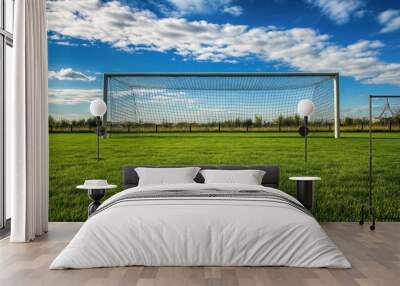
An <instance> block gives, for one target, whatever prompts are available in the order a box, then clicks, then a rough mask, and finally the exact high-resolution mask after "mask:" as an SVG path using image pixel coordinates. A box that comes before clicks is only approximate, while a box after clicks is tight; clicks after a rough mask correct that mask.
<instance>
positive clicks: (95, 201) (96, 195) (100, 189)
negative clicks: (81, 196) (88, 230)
mask: <svg viewBox="0 0 400 286" xmlns="http://www.w3.org/2000/svg"><path fill="white" fill-rule="evenodd" d="M116 187H117V186H116V185H106V186H87V185H80V186H77V187H76V188H77V189H81V190H87V193H88V196H89V198H90V199H91V200H92V202H91V203H90V204H89V206H88V217H89V216H90V215H91V214H92V213H94V212H95V211H96V210H97V208H98V207H99V206H100V205H101V202H100V200H101V199H102V198H103V197H104V195H105V194H106V190H107V189H114V188H116Z"/></svg>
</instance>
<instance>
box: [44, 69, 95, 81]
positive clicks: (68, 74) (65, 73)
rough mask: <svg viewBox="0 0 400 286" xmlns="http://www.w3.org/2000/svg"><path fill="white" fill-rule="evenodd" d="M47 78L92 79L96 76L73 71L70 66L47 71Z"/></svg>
mask: <svg viewBox="0 0 400 286" xmlns="http://www.w3.org/2000/svg"><path fill="white" fill-rule="evenodd" d="M49 79H57V80H79V81H94V80H96V77H94V76H89V75H86V74H84V73H81V72H78V71H74V70H73V69H71V68H65V69H60V70H59V71H49Z"/></svg>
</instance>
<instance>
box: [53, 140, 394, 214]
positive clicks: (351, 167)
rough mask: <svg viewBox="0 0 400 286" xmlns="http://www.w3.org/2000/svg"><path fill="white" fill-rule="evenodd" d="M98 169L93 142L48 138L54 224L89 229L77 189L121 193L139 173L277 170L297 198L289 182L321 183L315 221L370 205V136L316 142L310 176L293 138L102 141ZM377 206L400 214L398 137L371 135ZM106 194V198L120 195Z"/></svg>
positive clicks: (284, 185) (83, 195) (84, 201)
mask: <svg viewBox="0 0 400 286" xmlns="http://www.w3.org/2000/svg"><path fill="white" fill-rule="evenodd" d="M100 144H101V157H102V160H101V161H100V162H97V161H96V137H95V135H94V134H51V135H50V220H51V221H84V220H86V215H87V214H86V207H87V205H88V203H89V199H88V197H87V195H86V192H85V191H83V190H77V189H75V186H76V185H78V184H81V183H82V182H83V181H84V180H85V179H92V178H104V179H107V180H108V181H109V182H110V183H115V184H118V185H121V183H122V182H121V167H122V166H123V165H125V164H135V165H140V164H143V165H171V164H177V165H178V164H185V165H206V164H215V165H221V164H234V165H253V164H255V165H257V164H260V165H264V164H265V165H279V166H280V168H281V186H280V189H281V190H283V191H285V192H288V193H290V194H292V195H293V194H294V193H295V183H294V182H292V181H289V180H288V177H290V176H295V175H304V174H308V175H317V176H320V177H322V181H321V182H319V183H318V185H317V192H316V207H315V209H314V210H313V213H314V215H315V217H316V218H317V219H318V220H320V221H355V220H358V219H359V210H360V205H361V203H362V202H365V200H366V198H367V179H368V152H367V150H368V137H367V134H366V133H343V134H342V138H341V139H338V140H335V139H333V138H332V134H330V133H317V134H311V136H310V140H309V162H308V164H307V171H305V165H304V161H303V139H302V138H301V137H299V135H297V134H295V133H222V134H216V133H190V134H189V133H179V134H177V133H171V134H170V133H168V134H166V133H159V134H115V135H114V134H113V136H112V138H109V139H102V140H101V142H100ZM374 171H375V181H374V185H375V192H374V194H375V195H374V201H375V205H376V207H377V212H378V214H379V215H380V216H386V217H387V216H394V215H399V214H400V187H399V186H400V134H399V133H390V134H385V133H379V134H378V133H377V134H374ZM120 190H121V189H116V190H115V191H112V192H109V193H108V196H109V195H111V194H113V193H115V192H118V191H120Z"/></svg>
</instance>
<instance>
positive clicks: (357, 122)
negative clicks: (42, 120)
mask: <svg viewBox="0 0 400 286" xmlns="http://www.w3.org/2000/svg"><path fill="white" fill-rule="evenodd" d="M302 122H303V120H302V118H301V117H300V116H299V115H297V114H296V115H293V116H283V115H280V116H279V117H278V118H277V119H275V120H273V121H266V120H263V118H262V117H261V116H260V115H255V116H254V118H248V119H241V118H236V119H234V120H225V121H214V122H207V123H198V122H197V123H196V122H177V123H172V122H168V121H163V122H161V123H160V124H157V125H156V124H154V123H151V122H142V121H139V122H129V121H127V122H122V123H118V124H110V123H108V124H107V125H108V127H109V128H111V129H112V128H115V129H118V128H125V129H127V130H128V132H130V130H134V129H139V128H154V127H156V128H157V126H158V127H161V128H165V129H168V128H171V129H172V128H178V129H179V128H181V129H184V128H187V127H188V126H189V128H190V129H191V128H192V127H193V128H196V127H197V128H247V129H249V128H263V127H278V128H279V129H280V128H281V127H299V126H301V124H302ZM332 124H333V122H332V121H328V120H313V121H312V122H311V126H320V127H329V129H331V127H332V126H331V125H332ZM368 124H369V120H368V118H352V117H345V118H344V119H343V120H342V121H341V126H343V127H355V126H359V127H361V129H364V127H365V128H366V127H367V126H368ZM373 124H374V126H389V125H390V127H391V126H392V124H395V125H396V126H397V125H398V126H399V127H400V114H397V115H396V116H394V117H393V118H390V119H388V118H381V119H375V120H374V123H373ZM96 126H97V123H96V118H95V117H89V118H87V119H78V120H68V119H58V120H57V119H55V118H54V117H53V116H49V130H50V132H52V131H70V132H73V131H74V130H75V131H89V130H94V129H95V128H96Z"/></svg>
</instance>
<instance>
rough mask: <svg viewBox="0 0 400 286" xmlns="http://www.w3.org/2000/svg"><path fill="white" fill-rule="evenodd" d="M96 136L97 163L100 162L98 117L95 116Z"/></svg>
mask: <svg viewBox="0 0 400 286" xmlns="http://www.w3.org/2000/svg"><path fill="white" fill-rule="evenodd" d="M96 123H97V127H96V134H97V161H99V160H100V116H96Z"/></svg>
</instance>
